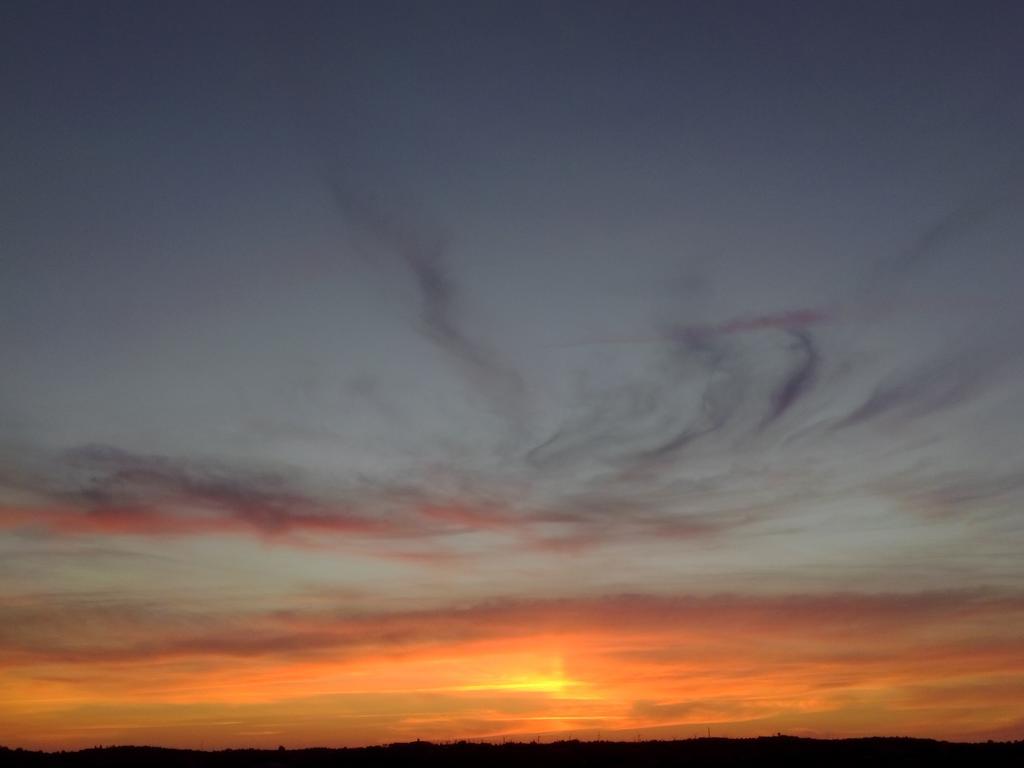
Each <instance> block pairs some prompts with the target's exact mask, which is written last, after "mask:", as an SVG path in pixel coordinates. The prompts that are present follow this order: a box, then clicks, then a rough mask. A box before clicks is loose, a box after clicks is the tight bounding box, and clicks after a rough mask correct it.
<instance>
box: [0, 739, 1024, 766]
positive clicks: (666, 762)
mask: <svg viewBox="0 0 1024 768" xmlns="http://www.w3.org/2000/svg"><path fill="white" fill-rule="evenodd" d="M776 765H777V766H827V768H842V767H844V766H857V767H858V768H863V767H864V766H870V768H877V767H878V766H901V767H906V766H922V767H924V766H927V767H928V768H936V767H937V766H971V767H972V768H973V767H974V766H1006V767H1007V768H1010V766H1012V767H1013V768H1020V766H1024V741H1016V742H988V743H984V744H960V743H953V742H945V741H932V740H929V739H903V738H868V739H836V740H818V739H804V738H797V737H792V736H771V737H761V738H755V739H725V738H700V739H688V740H683V741H635V742H613V741H577V740H571V741H556V742H552V743H548V744H538V743H505V744H486V743H476V742H474V743H469V742H456V743H452V744H432V743H430V742H425V741H417V742H411V743H404V744H391V745H388V746H381V747H362V748H355V749H295V750H288V749H283V748H278V749H272V750H271V749H268V750H260V749H228V750H221V751H217V752H201V751H195V750H184V749H163V748H159V747H132V746H126V747H105V748H102V747H98V748H94V749H83V750H80V751H77V752H34V751H29V750H21V749H17V750H14V749H7V748H3V747H0V766H2V768H7V766H11V768H21V767H22V766H25V767H26V768H58V767H64V766H66V767H67V768H87V767H88V768H92V767H93V766H95V768H139V767H142V766H145V767H146V768H150V767H151V768H300V767H301V768H329V767H330V768H335V767H337V768H360V767H361V766H366V768H380V767H381V766H414V767H415V768H424V767H426V768H429V767H430V766H446V767H448V766H452V767H454V768H459V767H461V766H465V768H478V767H480V766H486V767H487V768H505V767H506V766H507V767H508V768H512V767H513V766H515V767H516V768H518V767H519V766H529V768H547V766H551V767H552V768H554V767H555V766H557V767H558V768H575V767H577V766H578V767H579V768H584V767H586V768H591V767H594V768H597V767H599V766H609V767H610V766H628V767H629V768H634V767H635V768H655V767H656V766H681V767H682V766H686V767H690V766H756V767H761V766H776Z"/></svg>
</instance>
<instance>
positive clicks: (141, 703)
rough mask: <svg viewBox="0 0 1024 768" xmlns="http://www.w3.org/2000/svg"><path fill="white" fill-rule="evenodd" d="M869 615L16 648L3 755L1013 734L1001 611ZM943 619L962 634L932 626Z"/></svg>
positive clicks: (1015, 656)
mask: <svg viewBox="0 0 1024 768" xmlns="http://www.w3.org/2000/svg"><path fill="white" fill-rule="evenodd" d="M872 600H873V599H867V600H866V601H864V602H863V604H855V605H852V606H851V605H843V604H842V603H841V602H837V604H836V606H835V608H834V611H832V612H831V613H830V611H829V610H828V606H827V605H826V604H814V605H813V606H811V607H810V608H808V607H807V606H802V605H796V606H795V607H792V609H791V610H789V612H788V613H786V612H780V611H779V610H778V607H779V606H774V607H773V608H772V609H771V610H769V611H767V612H766V611H765V610H764V609H763V608H759V607H758V606H757V605H756V604H752V605H747V604H745V603H740V604H738V605H737V606H734V607H730V608H728V609H727V610H724V611H718V612H715V611H714V610H710V611H708V612H707V614H708V615H706V616H704V617H703V618H701V611H700V610H699V608H700V606H698V608H697V609H693V610H690V609H688V610H687V611H686V612H685V615H681V616H680V615H672V614H671V613H670V614H669V615H667V616H666V615H663V612H662V611H661V609H660V606H659V605H658V604H657V602H655V603H654V604H653V605H651V606H649V607H648V608H647V609H646V610H639V611H632V612H631V613H630V612H627V613H628V615H626V616H621V617H619V619H620V620H619V621H608V620H607V619H606V618H605V616H604V615H603V614H602V609H603V606H598V607H597V608H595V607H594V606H592V605H588V604H587V603H586V602H585V601H579V602H578V603H576V604H574V605H573V606H569V607H568V609H567V607H566V606H564V605H558V606H557V610H555V611H552V610H550V609H548V608H546V607H544V606H538V607H535V608H534V609H532V610H533V613H534V616H535V619H536V624H537V629H532V628H530V627H528V626H527V627H523V626H520V625H519V621H520V619H522V618H524V617H527V616H529V615H530V610H531V609H528V608H524V609H522V610H521V611H520V613H519V614H516V615H513V616H511V617H510V618H508V619H502V618H501V617H498V616H494V615H491V614H488V613H482V614H481V615H472V616H468V617H467V616H465V615H462V614H453V615H452V616H451V617H447V618H446V617H445V616H444V615H442V614H434V615H424V614H416V615H410V616H406V617H400V618H397V619H396V618H394V617H384V618H380V619H374V620H372V621H369V622H368V624H367V625H366V626H364V627H362V629H361V630H360V631H361V632H362V633H363V639H361V640H360V641H359V643H358V647H356V646H353V647H350V648H347V649H346V648H342V647H340V646H339V647H326V648H318V649H313V650H292V649H288V650H284V651H268V652H266V653H249V652H248V651H242V652H239V651H237V650H232V649H230V648H229V647H228V646H227V645H226V644H225V642H224V641H223V639H221V640H219V641H218V642H219V643H220V646H219V648H218V650H217V651H216V652H214V651H212V650H209V649H203V648H201V643H199V642H198V641H189V642H188V643H185V644H183V645H182V647H180V648H177V649H175V650H164V651H162V652H153V653H148V652H147V653H146V654H144V655H141V656H139V657H137V658H130V654H126V655H125V656H124V657H123V658H118V656H117V654H116V653H104V654H93V657H92V658H90V657H89V654H87V653H85V652H84V651H82V650H78V651H75V652H74V653H68V654H66V658H63V659H56V658H50V659H45V658H43V656H45V654H40V655H39V657H38V658H34V659H33V658H32V655H33V653H32V651H31V650H24V651H23V652H22V654H21V658H20V659H16V660H15V661H14V663H7V665H6V666H5V667H4V668H3V671H2V674H0V702H3V703H0V715H2V717H0V723H3V725H0V743H6V744H13V745H24V746H29V747H38V748H49V749H56V748H69V747H79V746H88V745H92V744H96V743H156V744H162V745H170V746H190V747H197V746H205V747H207V748H213V747H227V746H252V745H258V746H276V744H277V743H279V742H286V743H287V744H288V745H289V746H299V745H313V744H319V745H359V744H373V743H382V742H391V741H403V740H410V739H416V738H422V739H428V740H443V739H458V738H483V739H501V738H505V737H509V738H522V739H530V738H535V737H537V736H542V737H547V738H554V737H556V736H559V735H561V736H575V737H584V738H585V737H594V736H596V735H597V734H599V733H600V734H602V735H603V737H606V738H615V737H616V734H619V735H620V737H627V738H633V737H634V736H635V735H636V734H644V735H648V736H650V737H658V738H669V737H688V736H692V735H694V734H696V733H704V732H705V729H706V728H708V727H711V728H712V730H713V732H715V733H717V734H720V735H731V736H747V735H758V734H765V733H774V732H775V731H777V730H782V731H788V732H801V733H809V734H818V735H836V736H838V735H855V734H865V733H872V734H879V733H884V734H909V735H920V736H936V737H942V738H972V737H973V738H982V737H983V736H985V734H986V733H988V731H986V730H985V729H990V730H991V731H992V732H994V733H995V732H997V730H998V729H999V728H1002V729H1003V730H1002V731H999V733H1003V734H1004V737H1010V736H1012V735H1014V734H1017V735H1018V736H1019V735H1020V733H1021V729H1020V723H1021V719H1022V714H1024V713H1022V705H1021V701H1022V697H1021V693H1022V691H1024V652H1022V651H1024V645H1022V642H1021V640H1020V638H1021V637H1022V636H1024V634H1022V633H1021V631H1020V630H1021V628H1022V627H1024V621H1022V618H1024V610H1022V609H1021V607H1020V606H1019V605H1017V604H1016V602H1013V603H1011V604H1007V603H1006V602H1005V601H1004V602H999V601H995V602H992V601H988V602H986V601H981V602H979V603H977V604H970V599H968V600H967V603H965V604H964V605H959V604H950V605H940V606H939V607H938V608H935V607H929V606H925V607H923V608H922V607H921V606H918V605H916V604H914V603H911V604H909V605H908V606H907V608H906V611H905V614H901V613H900V611H899V610H898V609H899V605H898V604H886V603H884V602H873V601H872ZM562 611H565V615H564V616H562V615H561V613H560V612H562ZM869 611H873V614H871V613H865V614H864V615H862V613H861V612H869ZM950 612H956V613H957V614H958V615H959V616H960V623H959V624H957V625H956V626H955V627H951V628H947V629H942V628H941V627H940V626H939V622H938V619H939V618H941V617H942V616H945V615H947V614H948V613H950ZM316 621H317V620H311V622H310V623H315V622H316ZM999 622H1001V623H1002V630H1001V631H1000V633H999V636H998V637H995V636H994V635H993V625H994V623H999ZM451 628H454V629H452V630H451V631H450V632H449V629H451ZM839 628H841V629H842V632H841V633H840V632H839ZM446 632H447V633H448V634H451V635H452V637H450V638H446V637H444V635H445V634H446ZM982 633H984V639H983V640H981V639H979V638H980V637H982ZM459 634H469V635H470V636H469V637H465V638H461V639H460V638H459V637H456V635H459ZM473 635H479V636H473ZM367 638H372V642H371V640H369V639H367ZM402 638H405V639H402ZM53 655H54V654H51V656H53ZM1015 729H1016V730H1015ZM997 735H998V733H997Z"/></svg>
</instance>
